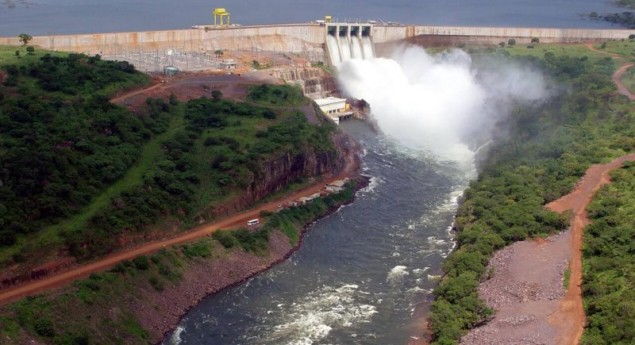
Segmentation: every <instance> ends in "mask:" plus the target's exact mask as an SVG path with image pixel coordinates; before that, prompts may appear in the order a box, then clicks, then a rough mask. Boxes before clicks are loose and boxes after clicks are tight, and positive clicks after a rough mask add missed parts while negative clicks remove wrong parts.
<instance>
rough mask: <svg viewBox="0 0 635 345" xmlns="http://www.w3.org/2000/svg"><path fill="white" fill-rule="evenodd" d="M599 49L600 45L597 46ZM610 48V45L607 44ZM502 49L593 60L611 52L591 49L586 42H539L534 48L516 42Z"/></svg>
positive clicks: (510, 51) (539, 55) (514, 52)
mask: <svg viewBox="0 0 635 345" xmlns="http://www.w3.org/2000/svg"><path fill="white" fill-rule="evenodd" d="M595 48H596V49H598V50H600V49H599V45H598V46H596V47H595ZM607 48H608V45H607ZM501 49H502V50H504V51H506V52H509V53H510V55H512V56H516V55H530V56H535V57H539V58H542V57H543V56H544V55H545V53H547V52H551V53H553V54H554V55H555V56H563V55H566V56H571V57H583V56H587V57H588V58H589V59H591V60H601V59H603V58H605V57H606V56H607V54H610V53H611V51H609V50H602V51H606V53H603V52H596V51H593V50H591V49H589V48H588V47H587V46H586V45H585V44H552V43H539V44H535V45H534V48H527V45H523V44H516V45H514V46H507V47H505V48H501Z"/></svg>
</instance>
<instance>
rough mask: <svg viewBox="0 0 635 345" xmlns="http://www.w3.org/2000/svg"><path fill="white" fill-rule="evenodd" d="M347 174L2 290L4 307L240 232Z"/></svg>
mask: <svg viewBox="0 0 635 345" xmlns="http://www.w3.org/2000/svg"><path fill="white" fill-rule="evenodd" d="M350 168H351V167H349V169H348V171H349V172H350V171H351V170H350ZM347 175H348V174H347V173H344V174H342V175H340V176H337V177H332V178H329V179H326V180H323V181H320V182H316V183H314V184H312V185H310V186H308V187H306V188H303V189H301V190H299V191H297V192H294V193H292V194H290V195H287V196H285V197H282V198H280V199H278V200H275V201H271V202H268V203H266V204H263V205H259V206H257V207H255V208H252V209H250V210H247V211H244V212H240V213H237V214H235V215H232V216H229V217H226V218H224V219H221V220H219V221H217V222H214V223H210V224H206V225H203V226H200V227H197V228H194V229H193V230H191V231H188V232H186V233H183V234H181V235H179V236H177V237H174V238H171V239H167V240H161V241H156V242H150V243H146V244H144V245H141V246H139V247H137V248H133V249H130V250H127V251H123V252H118V253H115V254H112V255H110V256H107V257H105V258H103V259H100V260H98V261H95V262H91V263H88V264H85V265H82V266H79V267H76V268H73V269H71V270H68V271H65V272H60V273H58V274H55V275H51V276H48V277H46V278H43V279H42V280H36V281H31V282H29V283H27V284H25V285H22V286H17V287H14V288H11V289H7V290H4V291H1V292H0V305H3V304H6V303H9V302H12V301H15V300H18V299H20V298H22V297H25V296H31V295H35V294H38V293H41V292H43V291H46V290H50V289H53V288H57V287H61V286H64V285H67V284H69V283H71V282H73V281H75V280H78V279H82V278H85V277H88V276H89V275H90V274H91V273H95V272H100V271H104V270H107V269H109V268H111V267H113V266H115V265H116V264H118V263H119V262H121V261H124V260H130V259H133V258H135V257H137V256H139V255H146V254H150V253H153V252H156V251H158V250H161V249H162V248H164V247H167V246H173V245H177V244H183V243H187V242H191V241H193V240H196V239H198V238H202V237H205V236H209V235H210V234H211V233H213V232H214V231H216V230H218V229H236V228H240V227H244V226H245V224H246V222H247V220H249V219H253V218H257V217H259V215H260V212H261V211H276V210H277V209H278V205H280V204H283V203H288V202H291V201H294V200H297V199H298V198H300V197H302V196H309V195H311V194H314V193H317V192H319V191H321V190H322V189H323V188H324V186H325V185H326V184H328V183H330V182H332V181H335V180H338V179H343V178H345V177H347Z"/></svg>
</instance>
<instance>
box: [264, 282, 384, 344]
mask: <svg viewBox="0 0 635 345" xmlns="http://www.w3.org/2000/svg"><path fill="white" fill-rule="evenodd" d="M367 295H368V293H366V292H363V291H360V290H359V286H358V285H355V284H345V285H342V286H340V287H337V288H336V287H332V286H323V287H320V288H319V289H318V290H317V291H313V292H310V293H309V294H308V295H307V296H301V297H299V298H298V300H297V301H293V302H292V303H291V304H289V305H286V304H279V305H278V309H277V310H275V311H273V312H272V313H271V315H272V317H273V318H275V319H277V320H280V321H279V324H278V325H276V326H275V327H273V329H272V331H271V332H269V333H267V332H266V331H265V334H263V338H264V339H262V340H264V341H263V343H274V344H313V343H315V342H318V341H320V340H322V339H324V338H326V337H327V336H328V334H329V333H330V332H331V330H333V328H340V329H344V328H352V327H353V326H356V325H358V324H360V323H363V322H369V321H370V319H371V318H372V316H373V315H374V314H376V313H377V308H376V307H375V306H374V305H371V304H366V303H365V302H367V300H368V298H367ZM256 343H259V342H258V341H256Z"/></svg>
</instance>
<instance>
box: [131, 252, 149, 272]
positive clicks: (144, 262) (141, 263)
mask: <svg viewBox="0 0 635 345" xmlns="http://www.w3.org/2000/svg"><path fill="white" fill-rule="evenodd" d="M132 264H133V265H134V267H135V268H136V269H138V270H141V271H145V270H147V269H148V268H149V267H150V263H149V262H148V257H147V256H145V255H141V256H138V257H136V258H134V259H133V260H132Z"/></svg>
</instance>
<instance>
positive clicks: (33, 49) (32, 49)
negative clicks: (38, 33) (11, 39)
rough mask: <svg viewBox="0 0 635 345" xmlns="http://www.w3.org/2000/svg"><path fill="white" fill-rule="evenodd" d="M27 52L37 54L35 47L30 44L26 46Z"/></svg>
mask: <svg viewBox="0 0 635 345" xmlns="http://www.w3.org/2000/svg"><path fill="white" fill-rule="evenodd" d="M26 52H27V54H29V55H33V54H35V48H33V46H28V47H26Z"/></svg>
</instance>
